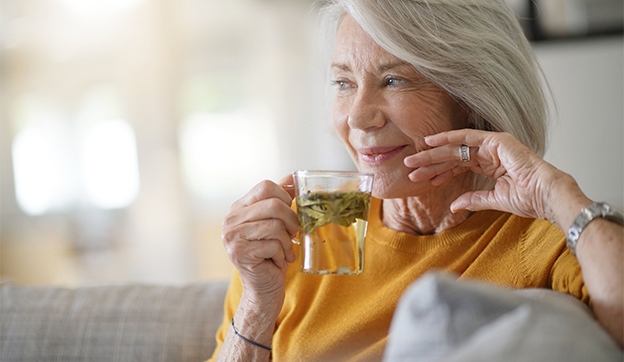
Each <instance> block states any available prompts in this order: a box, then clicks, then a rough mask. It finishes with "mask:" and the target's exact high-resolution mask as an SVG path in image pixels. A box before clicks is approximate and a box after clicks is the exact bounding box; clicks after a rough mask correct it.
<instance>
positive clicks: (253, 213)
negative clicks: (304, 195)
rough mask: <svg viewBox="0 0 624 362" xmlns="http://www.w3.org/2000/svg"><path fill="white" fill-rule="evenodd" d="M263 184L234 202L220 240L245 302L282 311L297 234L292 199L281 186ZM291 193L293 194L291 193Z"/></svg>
mask: <svg viewBox="0 0 624 362" xmlns="http://www.w3.org/2000/svg"><path fill="white" fill-rule="evenodd" d="M285 184H292V176H288V177H286V178H284V179H283V180H282V181H280V183H279V184H277V183H274V182H271V181H263V182H261V183H259V184H257V185H256V186H254V187H253V188H252V189H251V191H249V192H248V193H247V194H246V195H245V196H244V197H242V198H241V199H240V200H238V201H236V202H235V203H234V204H233V205H232V208H231V210H230V214H229V215H228V216H227V217H226V218H225V220H224V221H223V235H222V240H223V244H224V245H225V248H226V249H227V252H228V256H229V258H230V260H231V261H232V263H233V264H234V266H235V267H236V269H237V270H238V273H239V275H240V278H241V281H242V283H243V294H244V296H245V298H246V299H248V300H247V302H248V303H249V302H251V303H253V305H254V306H255V307H257V308H263V306H264V307H269V306H270V305H273V306H277V305H276V303H278V304H279V307H278V308H281V303H282V302H283V298H284V286H285V280H286V271H287V269H288V264H289V263H292V262H294V261H295V260H296V255H295V252H294V250H293V245H292V242H291V240H292V236H294V235H295V234H296V233H297V231H298V227H299V226H298V221H297V214H296V213H295V211H294V210H292V209H291V202H292V199H293V197H294V195H293V194H290V193H289V192H288V191H286V190H285V189H284V188H283V187H282V185H285ZM290 192H292V191H290Z"/></svg>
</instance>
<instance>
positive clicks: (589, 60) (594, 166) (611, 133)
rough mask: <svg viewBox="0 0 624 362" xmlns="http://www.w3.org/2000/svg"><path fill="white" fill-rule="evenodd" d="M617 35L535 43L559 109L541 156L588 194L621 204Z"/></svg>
mask: <svg viewBox="0 0 624 362" xmlns="http://www.w3.org/2000/svg"><path fill="white" fill-rule="evenodd" d="M623 44H624V43H623V40H622V37H612V38H598V39H590V40H582V41H569V42H558V43H552V42H547V43H539V44H536V45H535V46H534V48H535V52H536V54H537V57H538V59H539V61H540V63H541V65H542V67H543V69H544V72H545V74H546V78H547V79H548V81H549V83H550V86H551V89H552V92H553V94H554V98H555V101H556V103H557V111H558V113H556V114H553V117H552V118H553V122H552V125H551V133H550V136H551V138H550V148H549V150H548V151H547V153H546V156H545V159H546V160H547V161H549V162H551V163H552V164H554V165H555V166H557V167H558V168H559V169H561V170H563V171H565V172H567V173H569V174H571V175H572V176H574V177H575V179H576V180H577V182H578V183H579V185H580V186H581V188H582V189H583V191H584V192H585V193H586V194H587V195H588V197H590V198H592V199H594V200H596V201H607V202H609V203H611V204H612V205H614V206H616V207H618V208H620V209H624V108H623V107H624V106H623V104H624V61H623V58H624V57H623V54H624V46H623Z"/></svg>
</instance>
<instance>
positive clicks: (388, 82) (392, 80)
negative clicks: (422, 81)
mask: <svg viewBox="0 0 624 362" xmlns="http://www.w3.org/2000/svg"><path fill="white" fill-rule="evenodd" d="M404 83H406V80H405V79H401V78H395V77H386V85H388V86H391V87H392V86H397V85H401V84H404Z"/></svg>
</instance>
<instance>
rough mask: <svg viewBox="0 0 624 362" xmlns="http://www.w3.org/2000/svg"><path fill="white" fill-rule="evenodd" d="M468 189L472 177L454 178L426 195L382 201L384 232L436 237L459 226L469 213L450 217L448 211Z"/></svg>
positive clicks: (465, 212) (462, 212)
mask: <svg viewBox="0 0 624 362" xmlns="http://www.w3.org/2000/svg"><path fill="white" fill-rule="evenodd" d="M468 174H469V173H468ZM468 174H464V175H466V176H467V175H468ZM471 186H472V177H455V178H454V179H452V180H450V181H448V182H447V183H445V184H443V185H441V186H438V187H434V188H433V189H431V190H430V191H429V192H427V193H426V194H425V195H418V196H410V197H406V198H402V199H385V200H383V202H382V210H381V220H382V223H383V225H384V226H385V227H387V228H390V229H393V230H396V231H399V232H403V233H407V234H412V235H432V234H438V233H440V232H442V231H444V230H447V229H450V228H452V227H454V226H456V225H459V224H461V223H462V222H464V221H465V220H466V219H468V217H469V216H470V215H471V212H470V211H468V210H462V211H459V212H457V213H455V214H453V213H452V212H451V208H450V206H451V203H452V202H453V201H455V199H457V198H458V197H459V196H460V195H462V194H463V193H465V192H467V191H469V190H471Z"/></svg>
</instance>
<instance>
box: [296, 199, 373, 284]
mask: <svg viewBox="0 0 624 362" xmlns="http://www.w3.org/2000/svg"><path fill="white" fill-rule="evenodd" d="M370 200H371V194H370V193H366V192H358V191H351V192H314V193H308V194H304V195H300V196H299V197H297V200H296V202H297V214H298V216H299V230H300V231H299V233H300V237H299V241H300V249H301V253H300V254H301V255H302V256H303V257H302V259H301V260H300V266H301V270H302V271H303V272H306V273H316V274H360V273H361V272H362V270H363V263H364V239H365V237H366V226H367V224H368V221H367V220H368V210H369V207H370Z"/></svg>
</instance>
